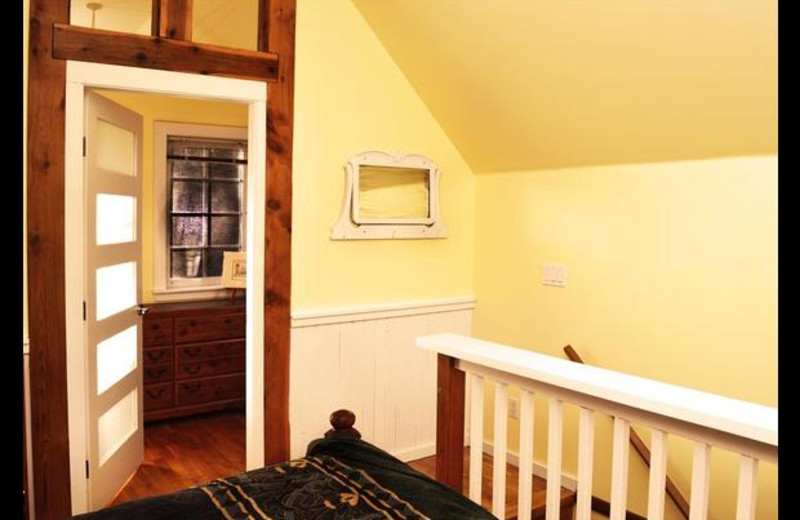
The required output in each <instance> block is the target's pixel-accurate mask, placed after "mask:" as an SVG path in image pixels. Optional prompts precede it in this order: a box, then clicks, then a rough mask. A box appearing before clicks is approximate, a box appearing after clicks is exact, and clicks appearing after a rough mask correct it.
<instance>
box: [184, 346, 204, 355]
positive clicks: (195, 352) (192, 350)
mask: <svg viewBox="0 0 800 520" xmlns="http://www.w3.org/2000/svg"><path fill="white" fill-rule="evenodd" d="M183 352H184V353H185V354H186V355H187V356H189V357H196V356H197V355H198V354H200V347H192V348H185V349H183Z"/></svg>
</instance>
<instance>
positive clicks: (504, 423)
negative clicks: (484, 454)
mask: <svg viewBox="0 0 800 520" xmlns="http://www.w3.org/2000/svg"><path fill="white" fill-rule="evenodd" d="M507 438H508V385H507V384H505V383H503V382H500V381H498V382H497V383H496V384H495V386H494V452H493V457H492V458H493V463H492V514H493V515H494V516H496V517H497V518H505V517H506V440H507Z"/></svg>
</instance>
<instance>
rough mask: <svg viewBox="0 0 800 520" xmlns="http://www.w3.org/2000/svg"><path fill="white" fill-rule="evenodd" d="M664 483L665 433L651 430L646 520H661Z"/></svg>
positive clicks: (665, 469)
mask: <svg viewBox="0 0 800 520" xmlns="http://www.w3.org/2000/svg"><path fill="white" fill-rule="evenodd" d="M666 483H667V432H664V431H662V430H653V433H652V434H651V436H650V491H649V492H648V494H647V520H663V518H664V488H665V486H666Z"/></svg>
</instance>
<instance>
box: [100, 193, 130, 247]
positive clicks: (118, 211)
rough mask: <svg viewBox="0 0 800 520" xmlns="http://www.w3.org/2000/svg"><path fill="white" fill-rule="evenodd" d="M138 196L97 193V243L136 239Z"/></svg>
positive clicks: (117, 242)
mask: <svg viewBox="0 0 800 520" xmlns="http://www.w3.org/2000/svg"><path fill="white" fill-rule="evenodd" d="M135 222H136V197H129V196H127V195H109V194H108V193H98V194H97V245H98V246H103V245H106V244H122V243H124V242H133V241H134V240H136V226H135Z"/></svg>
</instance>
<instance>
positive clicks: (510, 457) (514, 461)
mask: <svg viewBox="0 0 800 520" xmlns="http://www.w3.org/2000/svg"><path fill="white" fill-rule="evenodd" d="M483 452H484V453H485V454H487V455H492V453H493V452H494V445H493V444H492V443H491V442H488V441H484V442H483ZM506 461H507V462H508V463H509V464H511V465H512V466H515V467H517V468H518V467H519V453H517V452H515V451H511V450H508V451H507V452H506ZM533 474H534V475H535V476H537V477H540V478H543V479H545V480H546V479H547V466H545V465H543V464H539V463H538V462H536V461H535V460H534V461H533ZM561 485H562V486H563V487H565V488H567V489H569V490H571V491H575V490H576V489H578V479H576V478H575V477H574V476H573V475H569V474H567V473H564V472H561Z"/></svg>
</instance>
